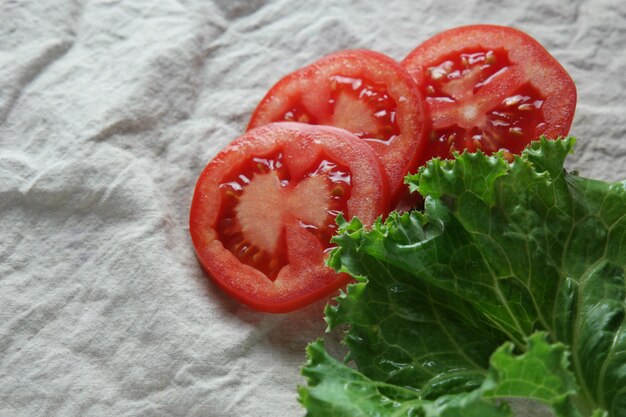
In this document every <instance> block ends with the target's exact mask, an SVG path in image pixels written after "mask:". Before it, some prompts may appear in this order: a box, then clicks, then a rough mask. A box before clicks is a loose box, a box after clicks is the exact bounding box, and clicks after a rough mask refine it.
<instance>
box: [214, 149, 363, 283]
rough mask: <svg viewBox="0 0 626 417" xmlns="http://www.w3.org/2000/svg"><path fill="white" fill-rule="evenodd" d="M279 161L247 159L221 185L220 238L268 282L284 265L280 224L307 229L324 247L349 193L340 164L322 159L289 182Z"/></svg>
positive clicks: (278, 158)
mask: <svg viewBox="0 0 626 417" xmlns="http://www.w3.org/2000/svg"><path fill="white" fill-rule="evenodd" d="M282 159H283V155H282V153H281V152H276V153H275V154H273V155H270V156H265V157H263V158H259V157H252V158H250V159H249V160H248V161H246V162H245V163H244V165H243V169H241V171H239V173H233V174H232V175H231V177H230V178H226V179H225V182H223V183H222V184H220V191H221V195H222V201H223V203H222V209H221V213H220V220H219V223H218V229H217V232H218V236H219V239H220V240H221V241H222V242H224V247H225V248H226V249H228V250H229V251H230V252H231V253H233V255H235V256H236V257H237V258H238V259H239V260H240V261H241V262H242V263H244V264H246V265H250V266H252V267H254V268H256V269H258V270H259V271H261V272H263V273H264V274H265V275H267V276H268V278H270V279H271V280H275V279H276V277H277V275H278V272H279V271H280V269H281V268H283V267H284V266H285V265H286V264H287V263H288V258H287V250H286V242H285V233H284V227H285V224H293V225H295V226H296V227H301V228H303V229H306V230H307V231H308V232H310V233H311V234H313V235H314V236H315V237H316V239H318V240H319V241H320V243H321V244H322V246H323V247H324V248H325V249H327V248H329V247H330V246H331V243H330V239H331V237H332V236H333V235H334V234H335V231H336V228H337V226H336V224H335V217H337V215H338V214H339V213H341V212H344V213H345V212H346V211H347V204H346V203H347V200H348V199H349V198H350V188H351V184H350V171H349V170H348V169H347V168H346V167H343V166H341V164H338V163H336V162H333V161H331V160H328V159H323V160H321V161H320V162H319V163H317V164H313V169H312V170H311V171H310V172H306V173H304V177H301V178H292V177H291V175H290V172H289V170H288V169H287V167H286V166H285V165H284V163H283V160H282ZM260 213H263V217H264V220H263V221H262V222H261V221H259V215H260Z"/></svg>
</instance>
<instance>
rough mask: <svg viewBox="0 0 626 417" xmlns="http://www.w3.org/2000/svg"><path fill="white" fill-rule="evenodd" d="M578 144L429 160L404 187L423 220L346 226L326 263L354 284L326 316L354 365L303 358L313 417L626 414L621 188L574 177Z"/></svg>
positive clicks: (305, 396)
mask: <svg viewBox="0 0 626 417" xmlns="http://www.w3.org/2000/svg"><path fill="white" fill-rule="evenodd" d="M574 142H575V141H574V139H573V138H567V139H560V140H546V139H543V138H542V139H541V140H539V141H537V142H534V143H532V144H531V145H530V146H529V148H527V149H526V150H525V151H524V152H523V153H522V155H521V156H518V157H516V158H515V159H514V161H513V162H512V163H509V162H507V161H506V160H505V159H504V157H503V156H502V155H499V154H496V155H493V156H485V155H484V154H482V153H475V154H470V153H463V154H462V155H457V156H456V158H455V159H454V160H451V161H441V160H438V159H434V160H432V161H430V162H429V163H428V164H427V165H426V166H425V167H423V168H422V169H421V170H420V172H419V173H418V174H417V175H413V176H409V177H407V181H408V183H409V185H410V186H411V188H412V190H414V191H418V192H420V193H421V194H422V195H423V196H424V197H425V208H424V210H423V212H420V211H413V212H411V213H405V214H402V215H400V214H397V213H392V214H391V215H390V216H389V218H388V219H387V220H386V221H385V222H384V223H383V222H378V223H376V224H375V225H374V226H373V227H372V228H371V229H369V230H368V229H365V228H364V227H363V226H362V224H361V223H360V222H359V221H358V219H353V220H352V221H350V222H346V221H345V220H343V219H339V220H338V221H339V224H340V233H339V235H338V236H337V237H336V238H335V242H336V244H337V245H338V248H337V249H336V250H335V251H334V252H333V253H332V255H331V258H330V260H329V264H330V265H331V266H332V267H334V268H335V269H337V270H340V271H344V272H348V273H350V274H352V275H353V276H355V278H356V279H357V281H358V282H357V283H355V284H353V285H351V286H349V287H348V289H347V291H346V292H345V293H343V294H341V295H340V296H339V297H338V299H337V302H336V304H334V305H332V306H328V307H327V310H326V319H327V321H328V324H329V328H331V329H332V328H335V327H337V326H339V325H347V326H348V330H347V332H346V338H345V342H346V344H347V346H348V347H349V351H350V352H349V354H348V356H347V358H345V361H344V362H343V363H342V362H338V361H336V360H334V359H332V358H330V357H329V356H328V355H327V354H326V353H325V352H324V350H323V346H322V344H321V343H315V344H312V345H311V346H310V347H309V358H310V359H309V363H308V364H307V365H306V366H305V368H304V369H303V373H304V374H305V376H307V378H308V380H309V384H308V387H304V388H301V389H300V400H301V402H302V403H303V405H304V406H305V407H306V409H307V415H309V416H318V415H319V416H322V415H324V416H344V415H345V416H401V415H402V416H405V415H406V416H448V415H450V416H457V415H463V416H471V415H477V416H492V415H493V416H501V415H502V416H505V415H511V412H510V410H509V408H508V407H507V406H506V405H504V404H503V403H502V402H501V400H502V399H504V398H528V399H532V400H535V401H539V402H541V403H543V404H545V405H547V406H549V407H551V408H552V410H553V411H554V413H555V415H557V416H591V415H593V416H610V417H622V416H626V332H625V331H624V330H625V326H626V324H625V322H624V318H625V311H626V303H625V299H626V281H625V272H624V269H625V267H626V183H625V182H621V183H606V182H602V181H597V180H591V179H585V178H581V177H578V176H576V175H573V174H570V173H567V172H566V171H565V170H564V169H563V164H564V161H565V158H566V156H567V154H568V153H570V152H571V150H572V148H573V146H574ZM349 361H353V362H354V364H355V365H356V368H357V369H358V370H356V369H353V368H350V367H348V366H347V365H346V363H347V362H349Z"/></svg>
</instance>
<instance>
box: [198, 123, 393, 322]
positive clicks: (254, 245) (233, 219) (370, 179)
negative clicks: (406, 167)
mask: <svg viewBox="0 0 626 417" xmlns="http://www.w3.org/2000/svg"><path fill="white" fill-rule="evenodd" d="M388 204H389V201H388V193H387V187H386V184H385V180H384V172H383V169H382V166H381V164H380V161H379V160H378V157H377V156H376V154H375V153H374V151H373V150H372V149H371V148H370V147H369V146H367V145H366V144H365V143H364V142H362V141H359V140H358V139H356V138H355V137H354V136H353V135H352V134H350V133H349V132H347V131H344V130H342V129H336V128H332V127H323V126H310V125H304V124H300V123H272V124H269V125H266V126H262V127H259V128H256V129H252V130H250V131H248V132H247V133H246V134H244V135H243V136H241V137H240V138H238V139H236V140H235V141H233V142H232V143H231V144H230V145H229V146H227V147H226V148H225V149H224V150H223V151H221V152H220V153H219V154H218V155H217V156H216V157H215V158H214V159H213V160H212V161H211V162H210V163H209V164H208V165H207V167H206V168H205V169H204V171H203V172H202V174H201V175H200V178H199V179H198V183H197V185H196V189H195V193H194V198H193V202H192V206H191V215H190V233H191V237H192V240H193V243H194V247H195V249H196V252H197V254H198V257H199V259H200V262H201V264H202V266H203V267H204V269H205V270H206V271H207V273H208V274H209V275H210V276H211V277H212V278H213V280H214V281H215V282H216V283H217V284H218V285H219V286H220V287H222V288H223V289H224V290H225V291H226V292H228V293H229V294H230V295H232V296H233V297H235V298H236V299H238V300H240V301H241V302H243V303H246V304H248V305H250V306H252V307H254V308H256V309H258V310H262V311H267V312H273V313H283V312H288V311H291V310H295V309H297V308H300V307H302V306H304V305H306V304H309V303H311V302H313V301H316V300H318V299H320V298H323V297H325V296H327V295H329V294H330V293H332V292H334V291H335V290H337V289H338V288H340V287H342V286H344V285H345V284H346V283H347V282H348V281H349V276H348V275H346V274H339V273H336V272H335V271H333V270H332V269H330V268H329V267H327V266H326V265H325V264H324V258H325V254H326V252H328V251H329V249H330V248H331V242H330V238H331V237H332V235H333V234H334V232H335V229H336V225H335V217H336V216H337V215H338V214H339V213H343V215H344V217H346V218H351V217H353V216H358V218H359V219H360V220H361V221H363V222H364V223H365V224H371V223H372V222H373V221H374V220H375V219H376V218H377V217H378V216H380V215H382V214H385V213H386V211H387V210H388Z"/></svg>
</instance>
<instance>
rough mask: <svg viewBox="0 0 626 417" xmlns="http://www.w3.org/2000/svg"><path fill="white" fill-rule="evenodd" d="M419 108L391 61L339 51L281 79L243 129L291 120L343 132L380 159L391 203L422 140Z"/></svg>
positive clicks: (405, 77) (409, 84) (414, 91)
mask: <svg viewBox="0 0 626 417" xmlns="http://www.w3.org/2000/svg"><path fill="white" fill-rule="evenodd" d="M423 107H424V104H423V99H422V97H421V94H420V93H419V91H418V90H417V88H416V86H415V85H414V83H413V81H412V80H411V78H410V77H409V75H408V74H407V73H406V71H404V69H402V67H401V66H400V65H399V64H398V63H397V62H396V61H394V60H393V59H391V58H389V57H387V56H385V55H382V54H379V53H377V52H372V51H366V50H353V51H342V52H337V53H334V54H332V55H328V56H326V57H324V58H322V59H320V60H318V61H316V62H315V63H313V64H311V65H309V66H307V67H304V68H302V69H300V70H298V71H296V72H293V73H291V74H289V75H287V76H286V77H284V78H283V79H281V80H280V81H279V82H278V83H277V84H276V85H275V86H274V87H272V89H271V90H270V91H269V92H268V93H267V95H266V96H265V97H264V98H263V100H262V101H261V103H260V104H259V105H258V107H257V108H256V110H255V111H254V114H253V115H252V118H251V120H250V124H249V125H248V128H254V127H257V126H261V125H264V124H266V123H270V122H276V121H296V122H302V123H309V124H322V125H330V126H336V127H341V128H344V129H346V130H349V131H350V132H352V133H354V134H355V135H356V136H358V137H360V138H361V139H363V140H365V141H366V142H367V143H368V144H369V145H370V146H371V147H372V148H374V150H375V151H376V153H377V154H378V155H379V156H380V158H381V160H382V162H383V166H384V167H385V172H386V174H387V180H388V183H389V191H390V194H391V198H392V200H396V199H397V198H399V196H400V193H401V191H402V190H403V189H404V188H405V187H404V185H403V180H404V176H405V175H406V174H407V173H408V172H409V171H414V170H415V169H416V168H417V162H418V160H419V154H420V152H421V150H422V145H423V143H424V142H425V141H424V138H425V137H424V128H425V123H424V116H423Z"/></svg>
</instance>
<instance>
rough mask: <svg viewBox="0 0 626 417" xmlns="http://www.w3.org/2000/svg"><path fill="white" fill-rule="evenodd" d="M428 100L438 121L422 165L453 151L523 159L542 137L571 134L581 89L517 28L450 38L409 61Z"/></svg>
mask: <svg viewBox="0 0 626 417" xmlns="http://www.w3.org/2000/svg"><path fill="white" fill-rule="evenodd" d="M402 65H403V66H404V67H405V68H406V69H407V71H408V72H409V74H411V76H412V77H413V79H414V81H415V82H416V84H417V85H418V87H419V89H420V90H421V91H422V93H423V94H424V96H425V97H426V102H427V110H428V114H429V116H430V128H429V129H428V133H427V137H428V144H427V146H426V149H425V151H424V152H423V154H422V163H423V162H425V161H427V160H428V159H431V158H433V157H437V156H438V157H442V158H449V157H450V156H451V154H452V152H453V151H459V152H460V151H462V150H463V149H468V150H469V151H476V150H478V149H480V150H482V151H484V152H486V153H492V152H496V151H500V150H502V151H503V152H504V153H505V156H506V155H508V156H509V157H510V156H511V155H510V154H511V153H519V152H521V150H522V149H523V148H524V147H525V146H526V145H527V144H528V143H529V142H530V141H531V140H535V139H537V138H539V137H540V136H541V135H546V136H547V137H551V138H556V137H558V136H565V135H567V134H568V132H569V129H570V126H571V124H572V119H573V117H574V110H575V108H576V87H575V85H574V82H573V81H572V79H571V77H570V76H569V75H568V73H567V72H566V71H565V69H564V68H563V67H562V66H561V65H560V64H559V63H558V62H557V61H556V59H554V57H552V55H550V53H549V52H548V51H546V49H545V48H544V47H543V46H541V45H540V44H539V43H538V42H537V41H536V40H534V39H533V38H531V37H530V36H529V35H527V34H525V33H523V32H520V31H519V30H516V29H512V28H509V27H502V26H494V25H474V26H465V27H460V28H456V29H452V30H448V31H446V32H442V33H440V34H438V35H436V36H434V37H432V38H430V39H429V40H427V41H426V42H424V43H423V44H421V45H420V46H418V47H417V48H415V49H414V50H413V51H412V52H411V53H410V54H409V55H408V56H407V57H406V58H405V60H404V61H403V62H402Z"/></svg>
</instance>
